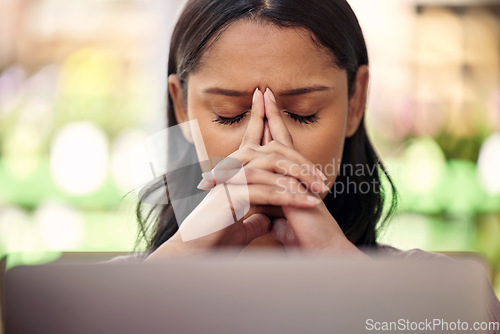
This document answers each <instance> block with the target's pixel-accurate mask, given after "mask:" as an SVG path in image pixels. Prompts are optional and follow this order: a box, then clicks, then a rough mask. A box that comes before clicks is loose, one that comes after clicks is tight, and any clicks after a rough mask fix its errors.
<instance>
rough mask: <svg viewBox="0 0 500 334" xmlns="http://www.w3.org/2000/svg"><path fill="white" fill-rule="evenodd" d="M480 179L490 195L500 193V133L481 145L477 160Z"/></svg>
mask: <svg viewBox="0 0 500 334" xmlns="http://www.w3.org/2000/svg"><path fill="white" fill-rule="evenodd" d="M477 165H478V166H477V167H478V173H479V181H480V183H481V186H482V187H483V189H484V190H485V191H486V193H487V194H488V195H493V196H494V195H497V194H500V134H499V133H495V134H493V135H491V136H490V137H489V138H488V139H487V140H486V141H485V142H484V143H483V146H481V151H480V152H479V160H478V162H477Z"/></svg>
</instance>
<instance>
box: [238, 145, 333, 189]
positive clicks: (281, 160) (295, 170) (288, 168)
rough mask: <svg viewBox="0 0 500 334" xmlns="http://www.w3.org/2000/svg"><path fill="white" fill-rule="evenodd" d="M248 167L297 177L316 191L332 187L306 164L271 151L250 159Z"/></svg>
mask: <svg viewBox="0 0 500 334" xmlns="http://www.w3.org/2000/svg"><path fill="white" fill-rule="evenodd" d="M246 168H253V169H264V170H267V171H272V172H274V173H278V174H281V175H287V176H291V177H294V178H296V179H297V180H299V181H300V182H302V183H304V184H305V185H306V186H307V188H308V189H310V190H311V191H313V192H315V193H323V192H328V191H329V190H330V188H329V187H328V186H327V185H326V184H325V183H324V182H323V180H322V179H319V178H318V177H317V176H316V175H313V174H311V172H310V170H309V168H308V167H307V166H306V165H300V164H298V163H296V162H295V161H291V160H289V159H287V158H286V157H284V156H282V155H280V154H278V153H271V154H266V155H264V156H262V157H259V158H256V159H254V160H252V161H250V162H249V163H248V164H247V165H246Z"/></svg>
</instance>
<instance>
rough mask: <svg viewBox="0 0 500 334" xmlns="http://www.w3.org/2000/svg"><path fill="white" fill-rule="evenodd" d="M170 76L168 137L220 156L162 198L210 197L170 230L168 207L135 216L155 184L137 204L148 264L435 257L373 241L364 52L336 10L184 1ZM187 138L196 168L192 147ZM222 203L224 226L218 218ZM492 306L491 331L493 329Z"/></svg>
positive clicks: (348, 14) (337, 2)
mask: <svg viewBox="0 0 500 334" xmlns="http://www.w3.org/2000/svg"><path fill="white" fill-rule="evenodd" d="M168 75H169V77H168V109H167V112H168V123H169V126H173V125H176V124H183V123H185V122H188V121H193V120H196V122H197V124H198V125H199V129H200V131H201V137H202V138H201V139H200V140H201V143H202V144H203V145H204V146H205V147H206V152H207V154H208V157H209V158H210V159H214V158H216V157H228V158H226V159H225V160H224V161H223V162H222V163H220V164H218V165H217V166H215V168H213V164H212V165H211V166H210V167H208V168H207V167H206V166H202V167H203V169H204V170H203V171H204V172H205V173H204V174H203V179H202V181H201V182H200V183H199V184H198V182H199V180H200V179H201V176H199V177H198V178H195V177H194V178H189V179H179V178H178V179H175V180H174V182H168V184H167V185H166V186H167V189H168V193H169V194H170V197H171V198H172V194H173V193H175V191H176V188H177V189H182V190H185V189H186V188H187V189H196V186H198V188H200V189H203V190H210V192H209V193H208V195H207V196H206V197H204V199H203V200H202V201H201V203H200V204H199V205H198V206H196V208H195V209H194V210H192V212H191V213H190V214H189V216H188V217H187V218H186V219H184V220H183V221H182V225H181V227H180V228H179V227H178V223H180V222H177V220H176V215H175V214H174V210H173V208H172V206H171V205H170V204H166V205H159V204H158V205H155V206H153V209H152V210H150V211H149V212H148V214H147V215H146V217H144V216H143V213H142V202H144V201H147V199H148V197H149V196H152V194H154V193H155V192H157V191H159V190H163V186H165V182H164V181H163V180H164V179H165V178H163V177H162V178H160V179H161V180H160V181H159V182H157V183H156V184H155V185H153V186H152V187H151V188H150V189H148V191H147V192H146V193H145V194H144V195H143V197H142V200H141V202H140V203H139V206H138V210H137V214H138V218H139V222H140V226H141V232H142V233H141V235H140V237H141V238H142V239H144V240H146V242H147V248H148V249H147V250H148V252H147V253H148V255H149V256H148V258H147V260H155V259H161V258H165V257H170V256H175V255H191V254H204V253H206V252H208V251H210V250H214V249H218V248H222V247H229V246H230V247H232V248H233V249H234V248H236V249H238V250H241V249H246V248H253V247H262V246H266V247H273V248H285V249H300V250H305V251H323V252H329V253H332V254H348V255H359V256H365V255H364V253H363V252H362V249H364V248H369V249H371V250H375V251H378V252H379V253H383V254H390V255H392V256H400V257H405V258H433V257H436V256H439V255H436V254H430V253H426V252H423V251H420V250H413V251H409V252H402V251H399V250H397V249H395V248H392V247H389V246H383V245H377V243H376V228H377V226H378V224H381V223H382V222H383V221H384V220H386V219H387V218H388V217H389V215H390V214H391V213H392V211H393V210H394V208H395V206H396V191H395V188H394V185H393V184H392V182H391V180H390V178H389V176H388V175H387V173H386V171H385V169H384V166H383V165H382V163H381V162H380V159H379V158H378V156H377V154H376V153H375V151H374V149H373V147H372V145H371V143H370V140H369V138H368V136H367V133H366V130H365V125H364V111H365V104H366V98H367V88H368V81H369V73H368V54H367V49H366V45H365V41H364V37H363V34H362V31H361V28H360V26H359V24H358V21H357V19H356V16H355V14H354V13H353V11H352V10H351V8H350V6H349V5H348V3H347V2H346V1H345V0H328V1H325V0H309V1H303V0H240V1H234V0H212V1H207V0H190V1H188V3H187V5H186V7H185V9H184V11H183V12H182V14H181V17H180V18H179V21H178V22H177V25H176V27H175V30H174V33H173V36H172V41H171V47H170V57H169V64H168ZM184 135H185V139H186V141H187V142H188V143H192V144H189V147H190V150H191V152H190V154H192V155H196V154H198V158H199V146H200V145H201V144H200V140H195V139H194V138H193V137H192V135H190V134H189V133H188V132H186V133H185V134H184ZM169 144H171V142H170V143H169ZM170 149H174V150H175V147H170ZM170 152H171V151H170ZM197 152H198V153H197ZM185 155H187V154H183V156H185ZM183 165H185V164H183ZM332 167H333V168H332ZM197 168H198V172H199V173H201V167H200V166H197ZM212 168H213V169H212ZM211 169H212V170H211ZM198 175H199V174H198ZM238 175H239V176H240V177H236V176H238ZM383 178H386V180H387V181H388V182H386V184H387V185H389V189H386V188H385V187H384V186H383V183H382V181H383ZM228 195H231V196H229V197H230V203H229V204H230V206H231V210H232V211H231V212H232V213H233V215H232V216H231V215H230V216H229V217H228V216H227V215H226V216H224V215H223V214H221V213H220V212H221V211H222V210H219V209H220V207H221V206H222V205H226V206H227V204H224V203H226V202H227V201H228V200H227V198H228ZM248 202H249V204H250V208H249V210H246V209H247V208H246V204H247V203H248ZM384 208H386V209H387V214H386V215H385V216H384V215H383V210H384ZM242 212H243V214H241V213H242ZM238 213H240V215H238ZM243 215H244V217H243ZM236 217H243V218H242V219H233V218H236ZM490 296H491V303H490V309H489V312H490V320H492V321H500V304H499V302H498V299H497V298H496V297H495V295H494V293H493V292H492V290H490Z"/></svg>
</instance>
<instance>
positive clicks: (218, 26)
mask: <svg viewBox="0 0 500 334" xmlns="http://www.w3.org/2000/svg"><path fill="white" fill-rule="evenodd" d="M240 19H250V20H255V21H259V22H266V23H271V24H273V25H275V26H277V27H285V28H286V27H301V28H305V29H307V30H308V31H310V32H311V33H312V35H313V37H314V39H315V41H316V43H318V44H320V45H321V46H323V47H325V48H326V49H328V50H329V51H330V52H331V54H332V56H333V57H332V60H333V61H334V62H335V64H336V65H337V66H338V67H339V68H341V69H343V70H345V71H346V72H347V78H348V88H349V90H348V94H349V96H351V95H352V94H353V91H354V89H355V78H356V74H357V70H358V69H359V67H360V66H362V65H368V52H367V49H366V44H365V40H364V37H363V33H362V31H361V27H360V26H359V23H358V20H357V18H356V16H355V14H354V12H353V11H352V9H351V7H350V6H349V4H348V3H347V2H346V1H345V0H307V1H304V0H190V1H188V3H187V4H186V6H185V8H184V10H183V12H182V14H181V16H180V18H179V20H178V22H177V25H176V26H175V29H174V32H173V35H172V39H171V44H170V54H169V60H168V75H170V74H177V75H178V76H179V78H180V80H181V84H182V87H183V92H184V96H185V97H186V96H187V92H186V86H187V85H186V82H187V80H188V79H189V74H190V73H193V72H194V71H196V69H197V66H199V64H200V59H201V57H202V55H203V53H204V51H206V49H207V48H209V47H210V45H211V44H210V41H212V40H213V39H214V38H217V36H218V34H221V33H222V32H223V31H224V29H225V28H227V27H228V26H229V25H231V24H232V23H234V22H235V21H237V20H240ZM167 96H168V102H167V117H168V125H169V126H173V125H176V124H177V120H176V118H175V114H174V107H173V103H172V98H171V96H170V94H168V92H167ZM193 150H194V148H193ZM346 166H348V167H349V173H346V172H345V171H346V170H347V168H345V167H346ZM370 171H371V172H370ZM200 173H201V169H200ZM384 178H385V181H386V182H383V179H384ZM165 180H166V178H159V180H158V181H157V182H156V183H154V184H153V185H152V186H151V187H149V188H148V189H147V191H146V192H145V193H144V194H143V195H142V197H141V198H140V200H139V203H138V205H137V218H138V222H139V235H138V244H141V245H144V243H145V245H146V247H147V251H149V252H152V251H154V250H155V249H157V248H158V247H159V246H160V245H161V244H162V243H164V242H165V241H166V240H168V239H169V238H170V237H171V236H172V235H173V234H174V233H175V232H176V231H177V229H178V224H177V221H176V218H175V215H174V212H173V209H172V206H171V205H170V204H164V205H161V204H157V205H153V206H152V207H150V208H149V210H145V209H144V202H145V199H146V198H147V196H150V195H151V194H152V193H154V192H155V191H158V190H159V189H164V188H165V187H166V184H165V183H166V181H165ZM182 182H185V184H184V186H185V187H193V188H195V187H196V186H195V185H194V184H193V185H191V184H188V183H189V180H183V181H182ZM363 183H367V184H369V185H370V189H371V191H368V192H361V191H352V192H349V191H343V192H341V193H332V192H331V193H329V194H328V195H327V196H326V197H325V199H324V202H325V204H326V206H327V207H328V210H329V211H330V213H331V214H332V216H333V217H334V218H335V219H336V221H337V222H338V224H339V225H340V227H341V228H342V231H343V232H344V233H345V235H346V237H347V238H348V239H349V240H350V241H351V242H353V243H354V244H355V245H357V246H368V247H370V246H375V245H376V238H377V230H378V226H381V225H382V224H383V223H384V222H385V221H387V220H388V219H389V217H390V216H391V214H392V213H393V211H394V210H395V208H396V205H397V192H396V189H395V187H394V184H393V182H392V181H391V179H390V177H389V175H388V174H387V171H386V169H385V168H384V166H383V164H382V162H381V161H380V159H379V157H378V156H377V154H376V152H375V150H374V149H373V146H372V145H371V143H370V140H369V138H368V135H367V132H366V129H365V125H364V118H363V120H362V121H361V124H360V126H359V128H358V129H357V131H356V132H355V134H354V135H353V136H352V137H350V138H346V141H345V143H344V151H343V156H342V165H341V168H340V172H339V175H338V176H337V179H336V181H335V184H336V185H337V186H338V185H341V186H343V187H344V189H348V187H349V186H350V185H352V184H356V185H357V186H360V185H362V184H363ZM171 188H172V185H171V184H169V187H168V189H169V191H170V189H171ZM358 189H359V188H358ZM384 210H385V213H384ZM379 224H380V225H379Z"/></svg>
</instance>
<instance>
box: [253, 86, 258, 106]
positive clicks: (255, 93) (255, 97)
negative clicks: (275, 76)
mask: <svg viewBox="0 0 500 334" xmlns="http://www.w3.org/2000/svg"><path fill="white" fill-rule="evenodd" d="M258 91H259V87H257V88H256V89H255V92H253V97H252V103H255V100H257V92H258Z"/></svg>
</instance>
